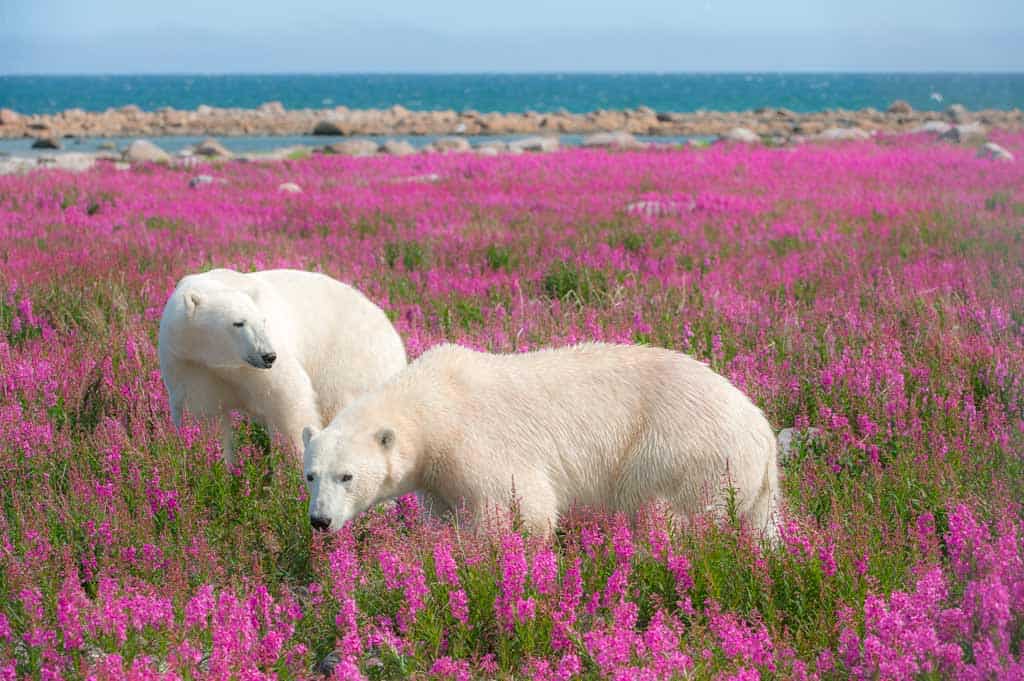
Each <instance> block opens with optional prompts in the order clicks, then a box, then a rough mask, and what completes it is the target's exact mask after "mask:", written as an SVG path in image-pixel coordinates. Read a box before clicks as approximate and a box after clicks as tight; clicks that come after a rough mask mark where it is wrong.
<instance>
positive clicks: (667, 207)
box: [626, 199, 696, 218]
mask: <svg viewBox="0 0 1024 681" xmlns="http://www.w3.org/2000/svg"><path fill="white" fill-rule="evenodd" d="M695 207H696V204H694V203H693V202H691V203H690V204H688V205H684V204H682V203H680V202H678V201H659V200H656V199H648V200H644V201H633V202H632V203H629V204H626V212H627V213H629V214H630V215H646V216H647V217H649V218H663V217H667V216H670V215H680V214H682V213H684V212H688V211H692V210H693V209H694V208H695Z"/></svg>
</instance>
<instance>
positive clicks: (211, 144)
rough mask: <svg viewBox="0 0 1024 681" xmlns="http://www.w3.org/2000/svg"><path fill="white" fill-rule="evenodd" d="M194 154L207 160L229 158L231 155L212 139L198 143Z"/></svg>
mask: <svg viewBox="0 0 1024 681" xmlns="http://www.w3.org/2000/svg"><path fill="white" fill-rule="evenodd" d="M195 153H197V154H199V155H200V156H206V157H208V158H231V157H232V155H233V154H232V153H231V152H230V151H228V149H227V148H226V147H225V146H224V145H223V144H221V143H220V142H218V141H217V140H215V139H213V138H212V137H211V138H209V139H205V140H203V141H202V142H200V143H199V144H198V145H197V146H196V148H195Z"/></svg>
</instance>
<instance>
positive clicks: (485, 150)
mask: <svg viewBox="0 0 1024 681" xmlns="http://www.w3.org/2000/svg"><path fill="white" fill-rule="evenodd" d="M476 153H477V155H478V156H497V155H498V154H500V153H501V149H499V148H498V147H477V149H476Z"/></svg>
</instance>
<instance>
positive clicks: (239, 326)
mask: <svg viewBox="0 0 1024 681" xmlns="http://www.w3.org/2000/svg"><path fill="white" fill-rule="evenodd" d="M235 326H237V327H238V328H242V327H243V326H245V322H235Z"/></svg>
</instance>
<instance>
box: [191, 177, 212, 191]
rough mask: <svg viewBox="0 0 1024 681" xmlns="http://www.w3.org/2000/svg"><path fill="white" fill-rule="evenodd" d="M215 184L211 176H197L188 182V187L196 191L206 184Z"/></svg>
mask: <svg viewBox="0 0 1024 681" xmlns="http://www.w3.org/2000/svg"><path fill="white" fill-rule="evenodd" d="M213 183H214V178H212V177H211V176H209V175H196V176H195V177H193V178H192V179H191V180H189V181H188V186H189V187H191V188H192V189H195V188H196V187H201V186H202V185H204V184H213Z"/></svg>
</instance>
